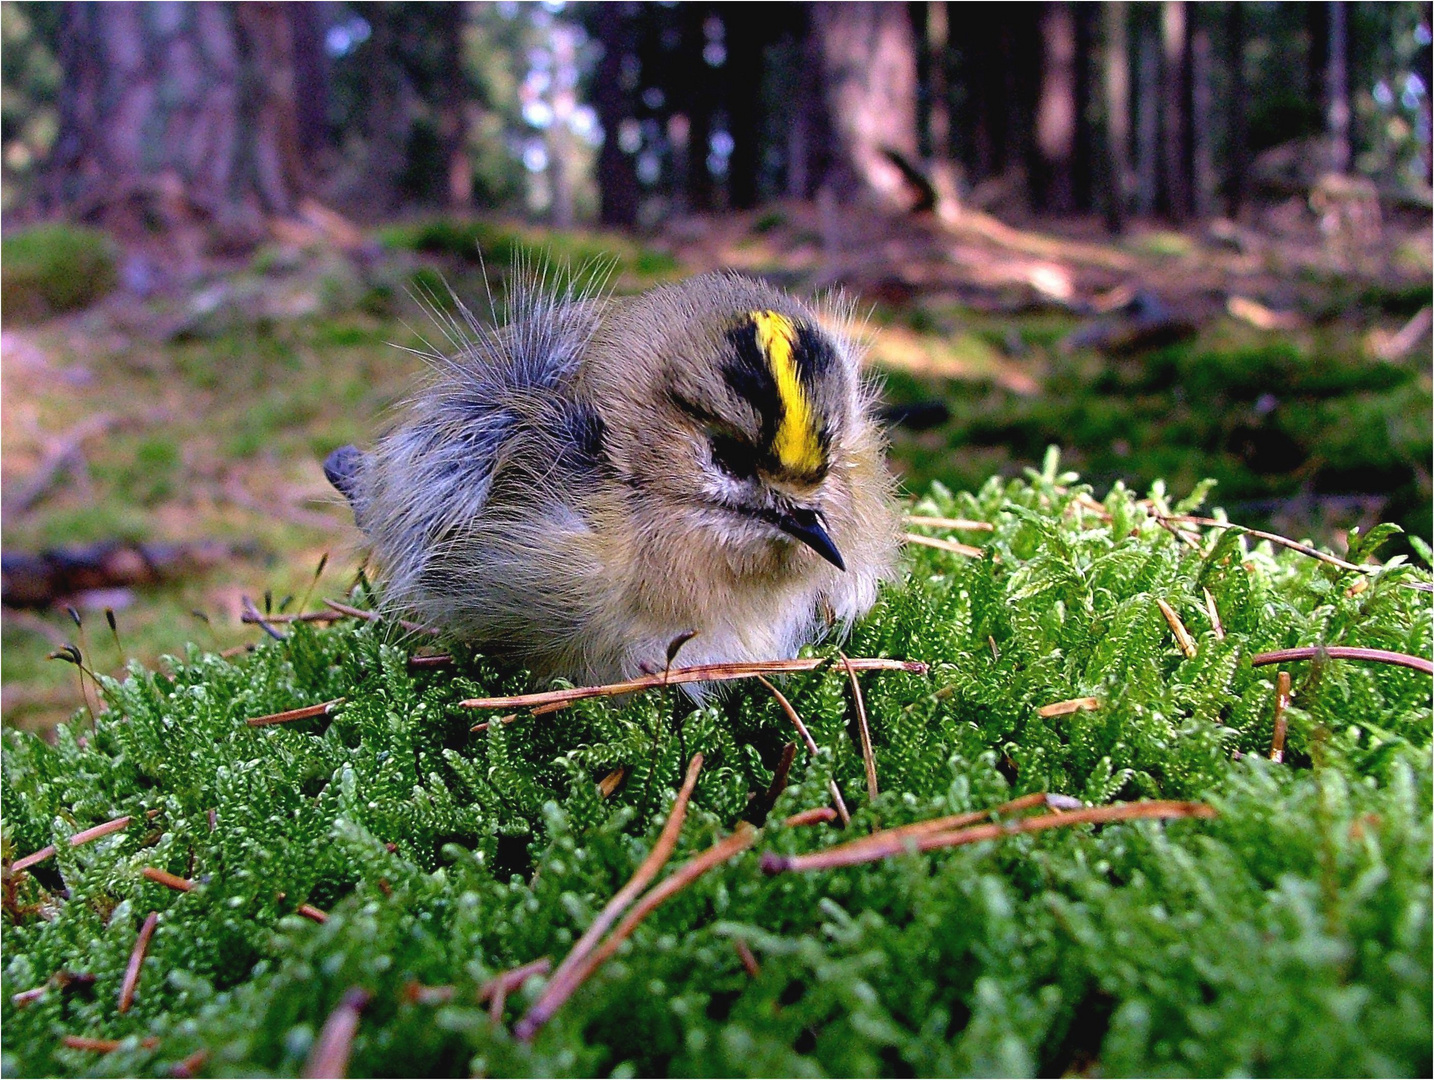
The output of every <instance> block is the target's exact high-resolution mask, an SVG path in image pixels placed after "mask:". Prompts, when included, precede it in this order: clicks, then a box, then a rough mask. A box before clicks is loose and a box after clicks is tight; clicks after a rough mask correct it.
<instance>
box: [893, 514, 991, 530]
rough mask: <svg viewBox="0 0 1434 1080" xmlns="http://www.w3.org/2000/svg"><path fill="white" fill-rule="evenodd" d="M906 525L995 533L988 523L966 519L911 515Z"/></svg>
mask: <svg viewBox="0 0 1434 1080" xmlns="http://www.w3.org/2000/svg"><path fill="white" fill-rule="evenodd" d="M906 523H907V524H908V525H920V526H923V527H925V528H928V529H964V530H966V531H967V532H995V531H996V526H994V525H992V524H991V523H990V522H989V521H971V520H970V519H968V518H948V517H924V516H923V515H920V514H912V515H910V516H909V517H908V518H907V519H906Z"/></svg>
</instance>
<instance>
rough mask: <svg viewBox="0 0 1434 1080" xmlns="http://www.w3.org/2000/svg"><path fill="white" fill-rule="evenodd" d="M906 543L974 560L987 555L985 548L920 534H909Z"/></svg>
mask: <svg viewBox="0 0 1434 1080" xmlns="http://www.w3.org/2000/svg"><path fill="white" fill-rule="evenodd" d="M906 542H907V543H908V544H921V545H923V546H924V547H933V548H939V549H940V550H942V551H953V552H955V553H956V554H957V555H965V556H968V557H969V558H972V559H979V558H980V557H981V556H982V555H984V554H986V550H985V548H978V547H976V546H975V545H973V544H963V543H960V542H959V541H956V540H942V539H941V538H940V537H937V536H922V535H921V534H920V533H907V534H906Z"/></svg>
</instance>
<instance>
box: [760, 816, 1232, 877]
mask: <svg viewBox="0 0 1434 1080" xmlns="http://www.w3.org/2000/svg"><path fill="white" fill-rule="evenodd" d="M1214 816H1215V811H1214V810H1213V809H1212V808H1211V807H1209V806H1206V805H1205V804H1204V803H1192V802H1169V801H1165V800H1152V801H1149V802H1136V803H1123V804H1121V805H1119V806H1099V807H1092V808H1090V809H1085V810H1072V811H1070V812H1069V813H1057V814H1044V815H1042V816H1040V817H1034V818H1022V819H1020V820H1018V821H1011V822H1001V823H999V824H994V825H977V826H974V827H972V828H969V829H956V830H949V831H940V832H934V833H928V834H926V835H912V834H910V833H907V834H905V835H893V836H891V837H890V838H889V839H888V838H886V837H885V836H884V835H883V834H881V833H878V834H875V835H874V836H872V837H868V838H866V840H863V841H853V843H852V844H849V845H848V844H842V845H838V846H837V847H835V848H829V849H827V850H826V851H818V852H814V853H812V854H810V855H778V854H776V853H775V852H768V853H767V854H765V855H763V856H762V863H761V865H762V869H763V871H765V872H766V873H768V874H778V873H781V872H783V871H786V870H830V869H833V868H835V867H840V866H853V865H856V864H858V863H867V862H875V861H877V860H878V859H885V858H889V857H890V856H893V855H900V854H902V853H903V852H905V851H908V850H916V851H932V850H935V849H936V848H947V847H958V846H960V845H962V844H976V843H980V842H982V841H984V840H998V839H1001V838H1002V837H1005V836H1013V835H1016V834H1018V833H1031V832H1039V831H1040V830H1042V829H1054V828H1061V827H1064V826H1067V825H1083V824H1089V825H1102V824H1107V823H1110V822H1113V821H1131V820H1136V819H1140V818H1181V817H1203V818H1208V817H1214ZM893 832H894V830H893ZM878 836H881V837H883V839H882V842H880V843H874V842H873V841H874V840H875V839H876V837H878Z"/></svg>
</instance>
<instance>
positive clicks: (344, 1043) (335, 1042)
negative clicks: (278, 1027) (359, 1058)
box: [302, 986, 369, 1077]
mask: <svg viewBox="0 0 1434 1080" xmlns="http://www.w3.org/2000/svg"><path fill="white" fill-rule="evenodd" d="M368 1002H369V993H368V991H367V990H364V989H361V988H360V987H357V986H355V987H353V988H351V989H350V990H348V991H347V992H346V993H345V994H344V996H343V1000H341V1001H340V1002H339V1003H338V1004H337V1005H336V1006H334V1011H333V1012H331V1013H329V1018H328V1019H327V1020H325V1021H324V1026H323V1030H321V1031H320V1032H319V1037H318V1038H317V1039H315V1040H314V1048H313V1049H312V1050H310V1051H309V1059H308V1060H307V1061H306V1062H304V1071H303V1073H302V1075H304V1076H313V1077H343V1076H347V1075H348V1072H349V1054H351V1053H352V1052H353V1045H354V1036H355V1035H357V1034H358V1025H359V1016H360V1014H362V1012H363V1011H364V1009H365V1008H366V1007H367V1006H368Z"/></svg>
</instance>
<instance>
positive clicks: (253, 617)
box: [239, 608, 353, 624]
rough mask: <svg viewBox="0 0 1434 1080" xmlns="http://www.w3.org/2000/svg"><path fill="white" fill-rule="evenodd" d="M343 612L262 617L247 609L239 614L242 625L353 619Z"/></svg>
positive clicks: (314, 612) (298, 613) (311, 612)
mask: <svg viewBox="0 0 1434 1080" xmlns="http://www.w3.org/2000/svg"><path fill="white" fill-rule="evenodd" d="M351 618H353V616H352V615H349V614H347V613H345V612H342V611H304V612H296V613H295V614H293V615H260V614H259V613H258V612H257V611H252V610H249V609H247V608H246V609H245V610H244V611H242V612H240V614H239V621H240V622H242V623H250V624H253V623H297V622H338V621H339V620H340V619H351Z"/></svg>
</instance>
